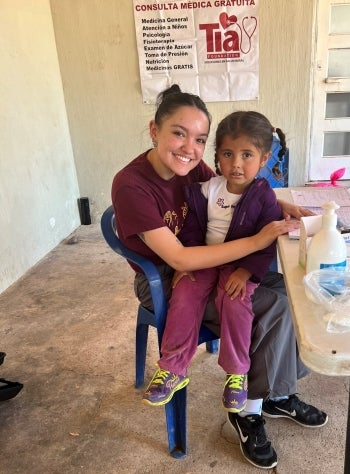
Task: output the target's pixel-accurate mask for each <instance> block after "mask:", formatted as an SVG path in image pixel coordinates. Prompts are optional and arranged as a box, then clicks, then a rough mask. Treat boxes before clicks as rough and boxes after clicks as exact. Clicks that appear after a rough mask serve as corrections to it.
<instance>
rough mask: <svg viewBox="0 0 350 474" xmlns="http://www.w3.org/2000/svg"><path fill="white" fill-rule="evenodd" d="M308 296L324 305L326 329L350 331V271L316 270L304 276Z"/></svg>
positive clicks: (340, 331)
mask: <svg viewBox="0 0 350 474" xmlns="http://www.w3.org/2000/svg"><path fill="white" fill-rule="evenodd" d="M303 283H304V286H305V293H306V295H307V297H308V298H309V299H310V300H311V301H313V302H314V303H317V304H319V305H321V306H322V309H323V321H324V323H325V325H326V330H327V331H328V332H331V333H344V332H350V271H347V270H334V269H333V270H330V269H323V270H316V271H313V272H310V273H308V274H307V275H305V276H304V279H303Z"/></svg>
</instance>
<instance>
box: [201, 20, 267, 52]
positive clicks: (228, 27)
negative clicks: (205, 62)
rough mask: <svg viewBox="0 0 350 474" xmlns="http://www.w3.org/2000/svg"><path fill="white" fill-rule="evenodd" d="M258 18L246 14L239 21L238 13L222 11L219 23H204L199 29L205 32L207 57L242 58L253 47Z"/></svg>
mask: <svg viewBox="0 0 350 474" xmlns="http://www.w3.org/2000/svg"><path fill="white" fill-rule="evenodd" d="M257 26H258V20H257V18H256V17H255V16H250V17H248V16H245V17H244V18H243V19H242V21H239V20H238V18H237V16H236V15H228V14H227V13H226V12H223V13H220V15H219V23H202V24H200V25H199V29H200V30H202V31H204V32H205V40H206V44H207V59H218V58H221V59H226V58H240V57H241V54H248V53H249V52H250V51H251V49H252V38H253V36H254V33H255V32H256V28H257Z"/></svg>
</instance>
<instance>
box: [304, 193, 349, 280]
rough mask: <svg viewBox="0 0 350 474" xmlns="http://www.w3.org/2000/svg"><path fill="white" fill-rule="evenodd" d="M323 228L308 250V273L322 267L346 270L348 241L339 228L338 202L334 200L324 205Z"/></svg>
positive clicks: (314, 237)
mask: <svg viewBox="0 0 350 474" xmlns="http://www.w3.org/2000/svg"><path fill="white" fill-rule="evenodd" d="M322 208H323V209H324V213H323V216H322V228H321V230H320V231H318V232H317V233H316V234H315V235H314V236H313V237H312V239H311V242H310V245H309V248H308V250H307V258H306V273H309V272H312V271H314V270H321V269H322V268H328V269H336V270H346V266H347V261H346V254H347V252H346V243H345V240H344V238H343V237H342V235H341V233H340V232H339V231H338V230H337V214H336V213H335V211H336V209H339V206H338V204H336V203H335V202H334V201H330V202H327V203H326V204H324V205H323V206H322Z"/></svg>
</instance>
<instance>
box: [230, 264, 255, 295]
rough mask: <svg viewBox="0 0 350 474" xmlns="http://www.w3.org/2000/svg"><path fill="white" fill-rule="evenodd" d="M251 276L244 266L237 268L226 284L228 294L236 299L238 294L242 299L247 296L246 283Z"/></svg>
mask: <svg viewBox="0 0 350 474" xmlns="http://www.w3.org/2000/svg"><path fill="white" fill-rule="evenodd" d="M250 277H251V274H250V273H249V272H247V270H244V269H243V268H237V270H235V271H234V272H233V273H231V275H230V276H229V277H228V279H227V282H226V284H225V291H226V293H227V295H228V296H230V297H231V300H234V299H235V298H237V297H238V296H239V297H240V298H241V300H243V299H244V298H245V294H246V287H247V285H246V283H247V280H248V279H249V278H250Z"/></svg>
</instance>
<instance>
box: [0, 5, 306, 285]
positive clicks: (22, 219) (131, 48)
mask: <svg viewBox="0 0 350 474" xmlns="http://www.w3.org/2000/svg"><path fill="white" fill-rule="evenodd" d="M314 3H315V0H268V1H262V0H261V2H260V99H259V100H258V101H251V102H250V101H249V102H236V103H227V102H225V103H210V104H208V105H209V110H210V112H211V113H212V115H213V127H212V131H214V130H215V127H216V125H217V123H218V121H219V120H220V119H221V118H222V117H223V116H224V115H225V114H227V113H229V112H231V111H232V110H237V109H246V110H247V109H253V110H259V111H261V112H263V113H265V114H266V115H267V116H268V117H269V118H270V120H271V121H272V123H273V124H274V125H275V126H279V127H280V128H282V129H283V130H284V131H285V133H286V134H287V137H288V139H289V141H288V145H289V148H290V177H289V181H290V184H291V185H301V184H303V183H304V181H305V177H306V174H305V169H306V155H307V143H308V132H307V130H308V120H309V118H308V110H309V101H310V94H309V88H310V68H311V59H310V58H311V45H312V23H313V10H314ZM0 31H1V35H0V59H1V60H0V64H1V74H0V100H1V107H0V122H1V123H0V124H1V127H0V150H1V153H0V203H1V206H0V230H1V238H0V292H1V291H3V290H4V289H6V288H7V287H8V286H10V285H11V284H12V283H13V282H14V281H16V280H17V279H18V278H20V277H21V276H22V275H23V274H24V273H25V272H26V271H27V270H28V269H29V268H30V267H31V266H33V265H34V264H35V263H36V262H38V261H39V260H40V259H41V258H42V257H44V256H45V255H46V254H47V253H48V252H49V251H50V250H52V249H53V248H54V247H55V246H56V245H57V244H58V243H59V242H60V241H62V240H63V239H64V238H65V237H67V236H68V235H69V234H70V233H71V232H72V231H73V230H74V229H75V228H76V227H78V226H79V225H80V219H79V215H78V209H77V198H78V197H79V196H88V197H89V199H90V207H91V214H92V219H93V222H97V221H98V220H99V217H100V215H101V213H102V212H103V210H104V209H105V208H106V207H107V206H108V205H109V204H110V187H111V182H112V179H113V176H114V174H115V173H116V172H117V171H118V170H119V169H120V168H122V167H123V166H124V165H125V164H126V163H127V162H128V161H130V160H131V159H132V158H133V157H135V156H136V155H137V154H139V153H140V152H141V151H142V150H144V149H145V148H147V147H149V146H150V145H151V143H150V139H149V136H148V122H149V120H150V119H151V118H152V116H153V114H154V106H152V105H144V104H143V103H142V97H141V93H140V80H139V69H138V57H137V50H136V40H135V30H134V18H133V8H132V0H51V1H49V0H1V1H0ZM62 85H63V88H62ZM67 117H68V121H67ZM212 140H213V134H212V135H211V137H210V139H209V142H208V146H207V151H206V155H205V160H206V161H207V162H208V163H209V164H211V163H212V155H213V149H212Z"/></svg>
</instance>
